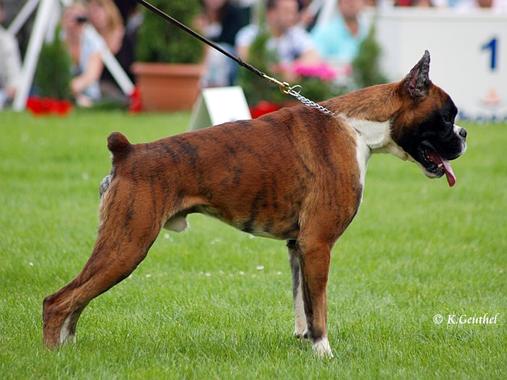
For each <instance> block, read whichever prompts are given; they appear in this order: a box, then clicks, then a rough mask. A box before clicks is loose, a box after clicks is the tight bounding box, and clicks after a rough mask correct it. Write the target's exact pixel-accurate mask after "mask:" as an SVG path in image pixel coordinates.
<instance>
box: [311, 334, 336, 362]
mask: <svg viewBox="0 0 507 380" xmlns="http://www.w3.org/2000/svg"><path fill="white" fill-rule="evenodd" d="M313 351H314V352H315V354H316V355H317V356H318V357H320V358H329V359H331V358H333V352H332V351H331V346H330V345H329V341H328V340H327V337H323V338H321V339H319V340H318V341H316V342H315V343H314V344H313Z"/></svg>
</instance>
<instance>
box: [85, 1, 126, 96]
mask: <svg viewBox="0 0 507 380" xmlns="http://www.w3.org/2000/svg"><path fill="white" fill-rule="evenodd" d="M88 14H89V17H90V23H91V24H92V25H93V26H94V27H95V29H96V30H97V32H99V34H100V35H101V36H102V38H103V39H104V41H105V42H106V44H107V47H108V48H109V50H110V51H111V53H112V54H113V55H114V56H115V58H116V59H117V61H118V63H119V64H120V66H121V67H122V68H123V70H124V71H125V72H126V73H127V75H129V77H131V78H132V76H133V75H132V74H131V72H130V68H131V66H132V64H133V63H134V44H133V41H132V35H131V34H128V33H126V29H125V27H124V25H123V19H122V16H121V14H120V11H119V10H118V8H117V7H116V5H115V3H114V2H113V1H112V0H88ZM100 89H101V92H102V96H103V97H105V98H108V99H109V100H116V101H119V102H120V103H123V102H125V101H126V96H125V95H124V94H123V93H122V92H121V90H120V88H119V87H118V86H117V85H116V82H115V80H114V78H113V76H112V75H111V73H110V72H109V71H108V70H104V71H103V72H102V75H101V77H100Z"/></svg>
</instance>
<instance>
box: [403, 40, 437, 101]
mask: <svg viewBox="0 0 507 380" xmlns="http://www.w3.org/2000/svg"><path fill="white" fill-rule="evenodd" d="M429 74H430V53H429V51H428V50H426V51H425V52H424V55H423V56H422V58H421V59H420V60H419V62H417V64H416V65H415V66H414V67H413V68H412V70H410V72H409V73H408V75H407V76H406V77H405V79H403V82H402V86H403V90H404V91H406V93H407V94H408V95H409V96H410V97H411V98H412V99H414V100H415V101H418V100H421V99H422V98H424V97H425V96H426V95H428V90H429V88H430V85H431V81H430V76H429Z"/></svg>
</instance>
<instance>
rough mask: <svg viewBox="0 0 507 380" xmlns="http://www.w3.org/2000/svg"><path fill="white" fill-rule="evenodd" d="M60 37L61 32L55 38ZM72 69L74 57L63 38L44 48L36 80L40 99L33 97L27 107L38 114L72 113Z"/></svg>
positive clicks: (61, 114)
mask: <svg viewBox="0 0 507 380" xmlns="http://www.w3.org/2000/svg"><path fill="white" fill-rule="evenodd" d="M59 34H60V33H59V29H57V31H56V33H55V36H58V35H59ZM70 67H71V59H70V56H69V54H68V52H67V48H66V47H65V46H64V45H63V42H62V40H61V39H60V38H58V37H55V38H54V40H53V41H52V42H48V43H46V44H45V45H44V46H43V47H42V50H41V53H40V57H39V62H38V65H37V71H36V73H35V78H34V86H35V90H36V94H37V96H30V97H29V98H28V100H27V104H26V105H27V108H28V109H29V110H30V111H31V112H32V113H33V114H34V115H51V114H53V115H60V116H65V115H67V114H68V113H69V112H70V111H71V110H72V103H71V102H70V99H71V97H72V95H71V91H70V82H71V70H70Z"/></svg>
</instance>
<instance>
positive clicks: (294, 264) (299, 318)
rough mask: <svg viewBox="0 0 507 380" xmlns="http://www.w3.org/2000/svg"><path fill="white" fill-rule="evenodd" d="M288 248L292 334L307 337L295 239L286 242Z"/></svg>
mask: <svg viewBox="0 0 507 380" xmlns="http://www.w3.org/2000/svg"><path fill="white" fill-rule="evenodd" d="M287 247H288V249H289V264H290V268H291V271H292V297H293V300H294V315H295V320H294V336H295V337H297V338H307V337H308V333H307V329H308V327H307V323H306V314H305V308H304V301H303V287H302V285H303V279H302V275H301V267H300V265H299V256H298V250H297V243H296V241H295V240H289V241H288V242H287Z"/></svg>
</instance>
